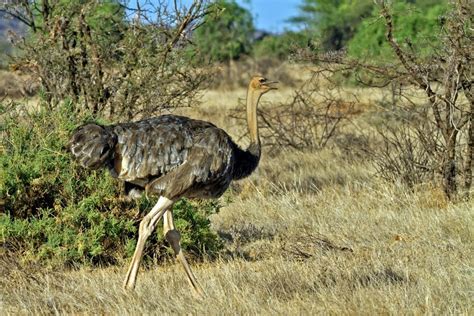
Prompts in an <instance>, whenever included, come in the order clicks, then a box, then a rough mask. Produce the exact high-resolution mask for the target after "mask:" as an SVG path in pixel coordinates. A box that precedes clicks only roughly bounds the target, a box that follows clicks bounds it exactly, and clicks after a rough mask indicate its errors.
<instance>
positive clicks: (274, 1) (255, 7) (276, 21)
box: [181, 0, 302, 33]
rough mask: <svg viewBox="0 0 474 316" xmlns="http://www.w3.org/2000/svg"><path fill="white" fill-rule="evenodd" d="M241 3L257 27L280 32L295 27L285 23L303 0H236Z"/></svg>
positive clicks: (184, 2) (185, 1)
mask: <svg viewBox="0 0 474 316" xmlns="http://www.w3.org/2000/svg"><path fill="white" fill-rule="evenodd" d="M236 1H237V3H238V4H239V5H241V6H242V7H244V8H246V9H248V10H249V11H250V12H251V13H252V15H253V17H254V23H255V26H256V27H257V29H262V30H266V31H269V32H275V33H279V32H282V31H284V30H285V29H294V28H295V27H294V26H292V25H291V24H289V23H285V21H286V20H288V19H289V18H291V17H294V16H295V15H297V13H298V5H299V4H300V3H301V2H302V0H250V1H249V0H236ZM181 2H182V3H183V4H184V5H189V4H190V3H192V0H181Z"/></svg>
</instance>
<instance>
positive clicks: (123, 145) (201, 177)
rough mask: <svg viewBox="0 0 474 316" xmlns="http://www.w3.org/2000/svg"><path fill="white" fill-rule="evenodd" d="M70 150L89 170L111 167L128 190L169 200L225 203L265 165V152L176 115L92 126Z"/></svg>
mask: <svg viewBox="0 0 474 316" xmlns="http://www.w3.org/2000/svg"><path fill="white" fill-rule="evenodd" d="M69 148H70V150H71V152H72V154H73V155H74V157H75V158H76V160H77V161H78V162H79V164H80V165H82V166H83V167H86V168H92V169H97V168H99V167H106V168H108V169H109V171H110V173H111V175H112V176H114V177H116V178H118V179H121V180H124V181H126V183H129V184H132V185H131V186H130V185H128V187H138V188H142V189H144V190H146V191H148V192H150V193H154V194H158V195H162V196H165V197H167V198H169V199H174V198H177V197H183V196H184V197H190V198H194V197H197V198H215V197H219V196H221V195H222V194H223V193H224V191H225V190H226V189H227V188H228V186H229V184H230V182H231V181H232V180H233V179H241V178H244V177H246V176H248V175H250V174H251V172H252V171H253V170H255V168H256V167H257V165H258V162H259V159H260V147H259V146H253V148H252V146H251V147H250V148H249V150H247V151H244V150H242V149H240V148H239V147H238V146H237V145H236V144H235V143H234V142H233V141H232V139H231V138H230V136H229V135H227V133H226V132H224V131H223V130H222V129H220V128H218V127H216V126H215V125H213V124H211V123H209V122H204V121H200V120H194V119H190V118H187V117H183V116H175V115H163V116H159V117H155V118H150V119H146V120H142V121H138V122H133V123H122V124H116V125H110V126H100V125H97V124H86V125H83V126H81V127H79V128H78V129H77V130H76V131H75V132H74V133H73V134H72V137H71V140H70V143H69Z"/></svg>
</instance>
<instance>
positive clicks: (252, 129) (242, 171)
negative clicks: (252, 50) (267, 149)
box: [232, 88, 261, 180]
mask: <svg viewBox="0 0 474 316" xmlns="http://www.w3.org/2000/svg"><path fill="white" fill-rule="evenodd" d="M260 96H261V94H260V93H257V92H255V91H254V90H252V88H249V91H248V92H247V123H248V125H249V133H250V145H249V147H248V148H247V150H242V149H240V148H239V146H237V145H235V148H234V154H235V165H234V171H233V175H232V177H233V179H235V180H238V179H242V178H245V177H248V176H249V175H250V174H251V173H252V172H253V171H254V170H255V169H256V168H257V166H258V162H259V161H260V139H259V137H258V126H257V104H258V100H259V99H260Z"/></svg>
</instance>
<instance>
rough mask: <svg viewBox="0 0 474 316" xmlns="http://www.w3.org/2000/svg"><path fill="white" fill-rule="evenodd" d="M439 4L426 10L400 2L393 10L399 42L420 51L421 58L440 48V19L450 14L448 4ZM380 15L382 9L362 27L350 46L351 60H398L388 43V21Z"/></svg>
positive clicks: (364, 22) (374, 12) (366, 20)
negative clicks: (354, 58)
mask: <svg viewBox="0 0 474 316" xmlns="http://www.w3.org/2000/svg"><path fill="white" fill-rule="evenodd" d="M431 2H434V1H431ZM437 2H438V3H437V4H433V5H431V6H428V7H426V8H424V7H423V5H421V4H420V5H418V3H417V5H416V6H414V5H412V4H409V3H407V2H397V3H396V4H394V5H393V6H392V10H393V16H394V36H395V39H396V40H397V41H398V42H399V43H400V44H402V45H403V46H405V47H406V48H407V49H414V50H416V51H417V52H418V53H419V56H420V57H423V56H426V55H429V54H430V53H431V52H432V51H433V48H434V47H435V46H436V45H439V36H438V35H439V31H440V29H441V27H442V25H441V19H440V17H441V16H442V15H443V14H445V13H446V10H447V4H446V3H445V1H437ZM379 15H380V12H379V8H374V10H373V11H372V16H371V17H369V18H367V19H365V20H364V21H363V22H362V23H361V25H360V26H359V28H358V30H357V32H356V33H355V35H354V37H353V38H352V39H351V40H350V42H349V43H348V53H349V55H350V56H352V57H356V58H377V59H381V60H390V59H392V58H394V55H393V50H392V49H391V47H390V46H389V45H388V43H387V41H386V39H385V34H386V26H385V21H384V20H383V19H379ZM408 41H409V42H408ZM408 46H411V47H408Z"/></svg>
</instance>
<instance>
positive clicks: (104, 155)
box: [69, 124, 117, 169]
mask: <svg viewBox="0 0 474 316" xmlns="http://www.w3.org/2000/svg"><path fill="white" fill-rule="evenodd" d="M116 143H117V136H116V135H115V134H114V133H113V132H112V131H111V130H108V129H106V128H104V127H102V126H100V125H97V124H86V125H83V126H80V127H78V128H77V129H76V130H75V131H74V133H73V134H72V136H71V139H70V140H69V150H70V151H71V153H72V154H73V156H74V157H75V159H76V160H77V161H78V162H79V164H80V165H81V166H83V167H85V168H89V169H98V168H100V167H104V166H107V165H110V164H111V163H112V159H113V156H114V147H115V144H116Z"/></svg>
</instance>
